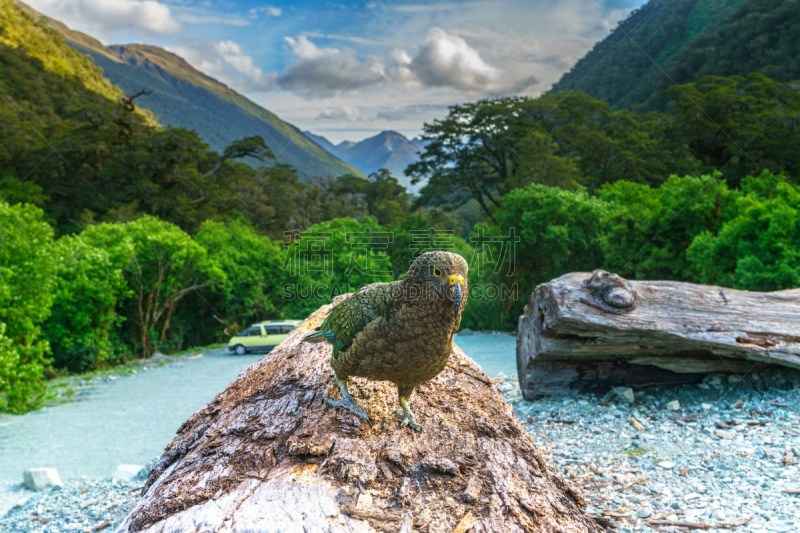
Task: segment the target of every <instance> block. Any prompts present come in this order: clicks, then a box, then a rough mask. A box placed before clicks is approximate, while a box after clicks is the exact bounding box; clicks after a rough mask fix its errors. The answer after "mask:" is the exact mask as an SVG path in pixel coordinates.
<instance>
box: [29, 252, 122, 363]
mask: <svg viewBox="0 0 800 533" xmlns="http://www.w3.org/2000/svg"><path fill="white" fill-rule="evenodd" d="M56 245H57V246H56V248H57V251H58V254H59V259H58V269H57V273H56V283H55V290H54V296H55V300H54V302H53V308H52V314H51V316H50V319H49V320H48V321H47V322H46V323H45V325H44V332H45V335H46V336H47V338H48V339H49V341H50V345H51V347H52V352H53V366H55V367H57V368H67V369H69V370H70V371H72V372H83V371H85V370H89V369H91V368H95V367H97V366H102V365H104V364H113V363H116V362H118V361H119V354H115V353H114V346H113V344H112V342H111V340H110V332H111V331H112V330H113V329H114V328H115V327H117V326H119V325H120V324H121V322H122V321H123V318H122V317H120V316H118V315H117V311H116V307H117V304H118V302H119V301H120V300H121V299H123V298H127V297H128V296H130V294H131V293H130V291H129V290H128V289H127V286H126V284H125V279H124V278H123V275H122V269H121V268H120V267H119V266H118V265H115V264H114V262H113V261H112V260H111V257H110V255H109V253H108V252H107V251H106V250H103V249H100V248H96V247H94V246H92V245H90V244H88V243H87V242H86V241H85V240H84V239H83V237H81V236H65V237H62V238H60V239H59V240H58V241H57V243H56Z"/></svg>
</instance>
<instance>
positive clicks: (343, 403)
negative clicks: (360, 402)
mask: <svg viewBox="0 0 800 533" xmlns="http://www.w3.org/2000/svg"><path fill="white" fill-rule="evenodd" d="M325 403H327V404H328V405H331V406H333V407H344V408H345V409H347V410H348V411H350V412H351V413H353V414H354V415H356V416H357V417H358V418H360V419H361V420H363V421H364V422H366V423H367V424H369V427H372V419H371V418H370V417H369V415H368V414H367V412H366V411H364V410H363V409H362V408H360V407H359V406H357V405H356V402H354V401H353V399H352V398H342V399H341V400H331V399H330V398H325Z"/></svg>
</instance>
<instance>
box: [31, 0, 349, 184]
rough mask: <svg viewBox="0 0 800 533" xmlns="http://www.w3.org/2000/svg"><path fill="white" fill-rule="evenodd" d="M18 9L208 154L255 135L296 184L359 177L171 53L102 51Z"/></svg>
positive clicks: (131, 48) (142, 48) (140, 48)
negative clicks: (291, 171)
mask: <svg viewBox="0 0 800 533" xmlns="http://www.w3.org/2000/svg"><path fill="white" fill-rule="evenodd" d="M21 5H22V4H21ZM23 7H24V8H25V9H27V10H29V12H31V13H34V14H35V15H36V16H40V17H42V18H44V19H45V20H46V21H47V23H48V25H50V26H51V27H52V28H55V29H56V30H58V31H59V32H60V33H61V34H63V35H64V37H65V38H66V40H67V43H68V44H69V45H71V46H72V47H74V48H75V49H77V50H78V51H80V52H82V53H84V54H88V55H89V56H90V57H91V58H92V60H93V61H94V63H95V64H96V65H97V66H98V67H100V68H102V69H103V75H104V76H105V77H106V78H107V79H108V80H109V81H110V82H111V83H113V84H115V85H118V86H119V87H121V88H122V90H123V91H124V92H125V93H127V94H136V93H138V92H139V91H141V90H148V91H152V93H151V94H149V95H147V96H146V97H142V98H141V99H140V100H139V101H138V102H137V104H138V105H139V106H140V107H142V108H144V109H147V110H149V111H152V113H153V114H154V115H155V116H156V118H157V119H158V121H159V123H161V124H162V125H165V126H166V125H171V126H175V127H180V128H186V129H190V130H194V131H196V132H197V134H198V135H199V136H200V139H202V140H203V142H205V143H207V144H208V145H209V146H210V148H211V149H212V150H216V151H218V152H222V151H223V150H224V149H225V147H226V146H228V145H229V144H230V143H231V142H232V141H233V140H235V139H239V138H242V137H248V136H253V135H259V136H261V137H263V138H264V140H265V141H266V142H267V144H268V145H269V146H270V148H272V149H273V150H274V153H275V155H276V160H277V161H278V162H279V163H286V164H290V165H292V166H293V167H294V168H295V169H296V170H297V173H298V176H299V177H300V178H301V179H308V178H312V177H315V176H328V175H331V176H338V175H341V174H347V173H351V174H357V175H361V172H360V171H359V170H357V169H355V168H353V167H352V166H350V165H348V164H347V163H345V162H343V161H341V160H340V159H338V158H337V157H336V156H334V155H332V154H330V153H329V152H327V151H325V150H322V149H321V148H320V147H319V146H317V145H316V144H315V143H313V142H310V141H309V139H307V138H306V136H305V135H303V133H302V132H301V131H300V130H298V129H297V128H296V127H295V126H293V125H291V124H289V123H287V122H284V121H283V120H281V119H280V118H278V117H277V116H276V115H275V114H274V113H271V112H270V111H267V110H266V109H264V108H263V107H261V106H259V105H257V104H255V103H253V102H251V101H250V100H248V99H247V98H245V97H244V96H242V95H240V94H239V93H237V92H236V91H233V90H232V89H230V88H229V87H227V86H226V85H224V84H222V83H220V82H218V81H217V80H215V79H213V78H210V77H209V76H206V75H205V74H203V73H202V72H199V71H198V70H196V69H194V68H193V67H192V66H191V65H189V63H187V62H186V61H185V60H184V59H182V58H180V57H178V56H176V55H175V54H173V53H171V52H168V51H166V50H163V49H161V48H158V47H155V46H148V45H140V44H129V45H114V46H103V44H102V43H100V42H99V41H97V40H96V39H94V38H92V37H91V36H88V35H86V34H84V33H81V32H78V31H75V30H71V29H69V28H68V27H67V26H65V25H64V24H63V23H61V22H59V21H56V20H53V19H50V18H47V17H44V16H42V15H40V14H38V13H36V12H35V11H34V10H32V9H31V8H29V7H28V6H24V5H23ZM251 162H253V163H255V162H254V161H251Z"/></svg>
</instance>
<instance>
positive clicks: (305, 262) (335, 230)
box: [279, 217, 398, 317]
mask: <svg viewBox="0 0 800 533" xmlns="http://www.w3.org/2000/svg"><path fill="white" fill-rule="evenodd" d="M388 233H389V230H388V229H387V228H385V227H383V226H381V225H379V224H378V221H377V220H376V219H374V218H372V217H366V218H365V219H364V221H363V222H358V221H356V220H353V219H351V218H337V219H334V220H331V221H328V222H322V223H319V224H314V225H313V226H312V227H311V228H308V229H307V230H305V231H303V232H302V233H301V232H300V231H298V232H297V233H296V237H295V238H292V239H291V242H290V243H288V244H289V246H288V247H287V248H285V249H284V255H283V264H282V265H281V268H282V269H283V270H284V272H285V274H286V278H287V283H286V285H285V286H284V287H281V288H280V289H279V290H280V291H281V298H282V299H283V301H284V302H285V305H286V313H287V315H288V316H291V317H303V316H307V315H308V314H309V313H311V312H312V311H314V310H315V309H317V308H318V307H319V306H320V305H322V304H324V303H329V302H330V300H331V297H332V296H336V295H338V294H343V293H346V292H351V291H355V290H357V289H358V288H359V287H361V286H363V285H368V284H370V283H376V282H380V281H393V280H394V279H396V276H398V274H397V273H391V262H390V260H389V256H388V250H386V249H380V248H379V247H378V246H374V245H376V244H377V245H381V244H386V245H387V246H388V244H389V243H388V240H389V239H388V236H387V235H388ZM384 237H386V238H384Z"/></svg>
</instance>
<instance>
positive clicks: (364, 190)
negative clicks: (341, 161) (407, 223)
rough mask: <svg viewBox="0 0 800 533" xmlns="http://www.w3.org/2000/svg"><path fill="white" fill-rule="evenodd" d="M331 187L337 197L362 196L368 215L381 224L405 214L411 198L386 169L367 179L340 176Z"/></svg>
mask: <svg viewBox="0 0 800 533" xmlns="http://www.w3.org/2000/svg"><path fill="white" fill-rule="evenodd" d="M332 189H333V191H332V192H333V194H334V195H335V196H336V197H337V199H340V198H342V197H343V196H344V197H346V195H354V196H358V197H360V198H362V199H363V201H364V203H365V204H366V207H367V211H368V213H369V215H370V216H373V217H375V218H377V219H378V223H379V224H382V225H386V224H389V223H391V222H392V220H395V219H397V218H398V217H402V216H405V214H406V213H408V211H409V207H410V204H411V198H412V196H411V194H410V193H409V192H408V191H407V190H406V188H405V187H403V186H402V185H400V184H399V183H398V182H397V179H396V178H393V177H392V175H391V174H390V173H389V171H388V170H386V169H381V170H379V171H378V172H375V173H373V174H370V176H369V179H364V178H360V177H358V176H353V175H344V176H340V177H339V178H337V179H336V180H335V182H334V183H333V187H332ZM350 216H352V214H351V215H350ZM354 218H357V217H354Z"/></svg>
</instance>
